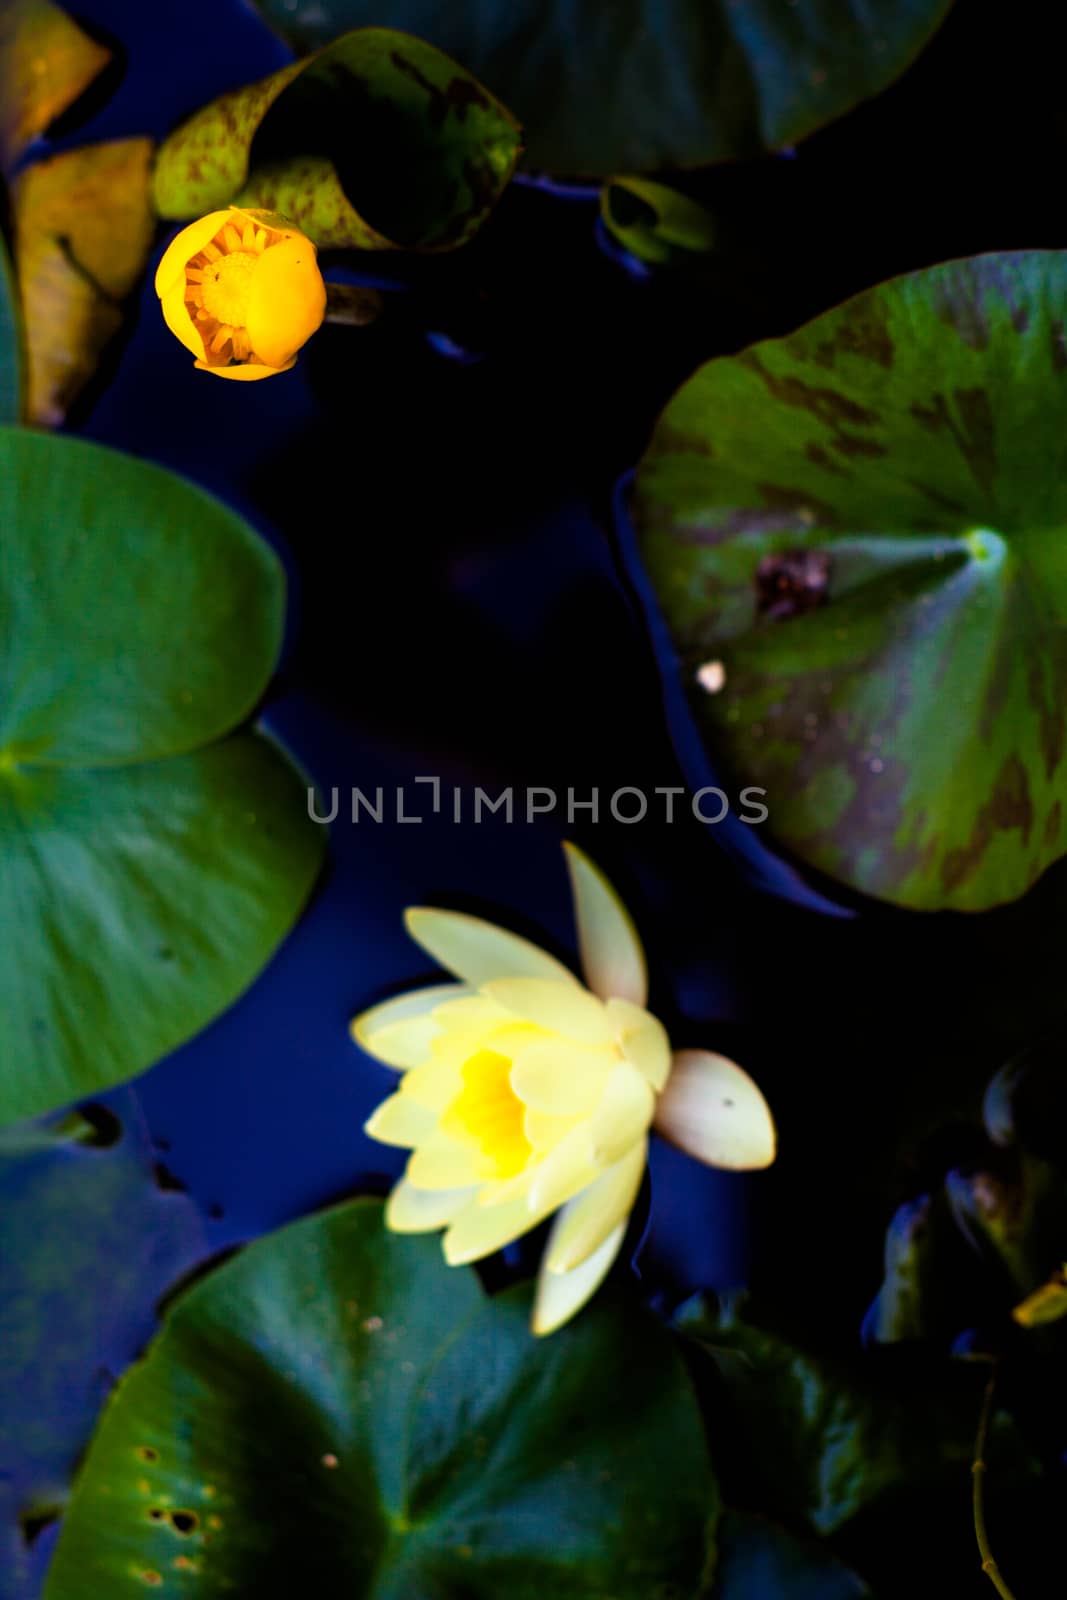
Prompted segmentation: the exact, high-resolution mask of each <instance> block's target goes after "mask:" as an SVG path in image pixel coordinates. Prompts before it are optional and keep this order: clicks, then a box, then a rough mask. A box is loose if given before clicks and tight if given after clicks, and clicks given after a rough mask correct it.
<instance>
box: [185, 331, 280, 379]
mask: <svg viewBox="0 0 1067 1600" xmlns="http://www.w3.org/2000/svg"><path fill="white" fill-rule="evenodd" d="M179 337H180V335H179ZM193 366H194V367H198V368H199V369H200V371H201V372H213V373H214V374H215V376H216V378H236V379H237V381H238V383H255V382H257V381H258V379H260V378H276V377H277V376H278V374H279V372H288V371H289V370H290V368H292V367H295V366H296V357H295V356H294V357H293V359H292V360H291V361H288V362H286V364H285V366H284V367H264V366H261V365H260V364H259V363H258V362H255V361H244V362H242V363H241V365H240V366H238V367H213V366H212V365H211V364H210V362H207V361H194V362H193Z"/></svg>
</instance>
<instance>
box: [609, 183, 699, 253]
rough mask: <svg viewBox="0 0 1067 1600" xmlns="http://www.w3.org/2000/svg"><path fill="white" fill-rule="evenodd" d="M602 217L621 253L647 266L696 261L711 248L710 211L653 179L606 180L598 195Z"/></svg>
mask: <svg viewBox="0 0 1067 1600" xmlns="http://www.w3.org/2000/svg"><path fill="white" fill-rule="evenodd" d="M600 215H601V217H602V218H603V220H604V225H605V227H606V228H607V229H608V230H609V231H610V232H611V233H612V234H613V235H614V237H615V238H616V239H617V240H618V241H619V243H620V244H621V245H622V246H623V247H624V249H626V250H628V251H629V252H630V254H631V255H632V256H636V258H637V260H638V261H643V262H645V263H646V264H647V265H648V266H666V265H668V264H670V263H671V262H681V261H685V260H686V259H689V260H693V259H699V257H701V256H707V255H710V254H711V252H712V251H713V250H714V249H715V245H716V228H715V222H714V219H713V218H712V216H711V214H710V212H708V211H707V210H706V209H705V208H704V206H702V205H698V204H697V202H696V201H695V200H691V199H690V198H689V196H688V195H685V194H680V193H679V192H678V190H677V189H670V188H668V187H667V185H666V184H663V183H654V182H653V181H652V179H651V178H632V177H631V178H609V179H608V181H607V183H605V185H604V187H603V189H602V190H601V191H600Z"/></svg>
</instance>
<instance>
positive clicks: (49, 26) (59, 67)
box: [0, 0, 111, 172]
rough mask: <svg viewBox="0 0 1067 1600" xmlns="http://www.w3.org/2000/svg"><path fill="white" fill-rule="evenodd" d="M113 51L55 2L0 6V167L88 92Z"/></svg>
mask: <svg viewBox="0 0 1067 1600" xmlns="http://www.w3.org/2000/svg"><path fill="white" fill-rule="evenodd" d="M110 60H111V52H110V50H108V49H106V48H105V47H104V46H103V45H102V44H97V42H96V40H95V39H90V38H89V36H88V34H85V33H83V32H82V30H81V29H80V28H79V27H78V26H77V24H76V23H75V22H73V21H72V20H71V18H70V17H68V16H67V14H66V12H65V11H62V10H61V9H60V7H59V6H57V5H53V4H52V0H2V3H0V167H3V168H4V170H5V171H8V172H10V170H11V168H12V167H13V166H14V164H15V162H16V161H17V160H18V158H19V156H20V155H21V154H22V152H23V150H25V148H26V146H27V145H28V144H29V143H30V141H31V140H32V139H35V138H36V137H37V135H38V134H40V133H43V132H44V130H45V129H46V128H47V127H48V125H49V123H51V122H54V121H55V119H56V117H58V116H59V114H60V113H61V112H62V111H65V110H66V109H67V107H68V106H71V105H73V104H74V102H75V100H77V99H78V97H79V96H80V95H81V94H83V93H84V92H85V90H86V89H87V88H88V87H89V85H90V84H91V83H92V81H93V79H94V78H95V77H96V76H97V75H98V73H100V72H102V71H103V69H104V67H106V66H107V64H108V62H109V61H110Z"/></svg>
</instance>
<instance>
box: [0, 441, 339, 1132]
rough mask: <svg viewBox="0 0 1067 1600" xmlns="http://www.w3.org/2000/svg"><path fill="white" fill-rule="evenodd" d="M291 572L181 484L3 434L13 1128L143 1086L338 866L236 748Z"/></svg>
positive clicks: (292, 773)
mask: <svg viewBox="0 0 1067 1600" xmlns="http://www.w3.org/2000/svg"><path fill="white" fill-rule="evenodd" d="M283 611H284V580H283V575H282V571H281V567H280V564H279V563H278V561H277V560H276V558H275V557H274V556H273V555H272V554H271V552H270V551H269V550H268V549H267V548H266V546H265V545H264V544H263V543H262V542H261V541H260V540H259V539H258V538H257V537H256V535H255V534H254V533H253V531H252V530H251V529H250V528H249V527H248V526H247V525H246V524H245V523H244V522H242V521H241V520H240V518H238V517H236V516H235V515H234V514H233V513H232V512H230V511H228V510H226V509H225V507H223V506H221V505H219V504H218V503H217V502H216V501H214V500H212V499H211V498H209V497H208V496H207V495H205V494H203V493H201V492H200V491H199V490H197V489H195V488H193V487H192V486H191V485H189V484H187V483H184V482H183V481H182V480H181V479H179V478H176V477H174V476H173V475H172V474H170V473H167V472H163V471H161V470H160V469H159V468H156V467H152V466H149V465H147V464H145V463H143V462H139V461H134V460H132V459H130V458H128V457H125V456H121V455H118V454H117V453H115V452H113V451H110V450H104V449H101V448H100V447H98V446H96V445H89V444H86V443H84V442H82V441H78V440H73V439H70V438H57V437H53V436H49V435H46V434H38V433H35V432H32V431H30V430H21V429H0V900H2V903H3V905H4V910H5V920H6V924H7V926H8V928H9V929H10V930H12V933H11V936H10V937H8V938H7V939H6V940H5V941H4V946H3V950H2V952H0V1034H2V1037H3V1040H4V1049H3V1061H2V1064H0V1123H3V1122H10V1121H14V1120H18V1119H20V1118H24V1117H27V1116H32V1115H36V1114H37V1113H39V1112H43V1111H47V1110H51V1109H53V1108H55V1107H57V1106H61V1105H65V1104H67V1103H68V1102H70V1101H73V1100H76V1099H82V1098H84V1097H85V1096H87V1095H89V1094H92V1093H95V1092H96V1091H98V1090H99V1089H101V1088H103V1087H105V1086H107V1085H109V1084H113V1083H117V1082H119V1081H121V1080H123V1079H126V1078H130V1077H132V1076H133V1075H134V1074H135V1073H138V1072H140V1071H142V1070H144V1068H146V1067H149V1066H151V1065H152V1063H153V1062H154V1061H155V1060H157V1059H158V1058H159V1057H160V1056H162V1055H163V1054H165V1053H166V1052H167V1051H169V1050H171V1049H173V1048H174V1047H175V1046H176V1045H178V1044H180V1043H182V1042H183V1041H184V1040H186V1039H188V1038H190V1037H191V1036H192V1035H193V1034H194V1033H196V1032H197V1031H198V1030H199V1029H200V1028H202V1027H204V1026H205V1025H206V1024H207V1023H208V1022H209V1021H210V1020H211V1019H212V1018H213V1017H214V1016H215V1015H216V1014H217V1013H218V1012H219V1011H221V1010H222V1009H223V1008H224V1007H225V1006H227V1005H229V1004H230V1003H231V1002H232V1001H233V1000H235V999H236V998H237V996H238V995H239V994H240V993H241V992H242V990H243V989H244V988H245V987H246V986H247V985H248V984H249V983H250V982H251V981H252V979H253V978H254V977H255V976H256V974H257V973H258V972H259V970H260V969H261V967H262V966H263V965H264V963H265V962H266V961H267V959H268V957H269V956H270V955H271V953H272V952H273V950H274V949H275V947H276V946H277V944H278V943H279V942H280V940H281V939H282V937H283V936H284V934H285V933H286V932H287V931H288V930H289V928H290V927H291V925H292V923H293V921H294V920H295V918H296V916H297V914H298V912H299V910H300V908H301V906H302V904H303V902H304V899H305V898H306V896H307V894H308V892H309V889H310V887H311V884H312V881H313V879H314V877H315V874H316V872H317V869H318V866H319V862H320V859H321V853H322V835H321V830H320V829H318V828H316V827H315V826H314V825H313V824H312V823H311V822H310V820H309V818H308V813H307V796H306V786H305V784H304V782H303V779H302V777H301V775H300V774H299V773H298V772H297V771H296V769H295V768H294V767H293V766H292V765H291V763H290V762H289V761H288V760H287V759H286V757H285V756H284V755H283V754H282V752H281V751H280V750H279V749H278V748H277V747H276V746H275V745H274V744H273V743H272V742H271V741H270V740H268V739H266V738H262V737H259V736H258V735H256V734H254V733H249V732H237V733H232V734H231V736H230V737H229V738H225V737H223V736H224V735H226V734H229V733H231V730H232V729H234V728H236V727H237V726H238V725H239V724H240V723H241V722H242V720H243V719H245V718H246V717H247V716H248V715H249V713H250V712H251V711H252V710H253V708H254V707H255V704H256V702H257V700H258V698H259V696H260V695H261V693H262V691H263V689H264V687H265V685H266V683H267V681H268V679H269V677H270V673H271V671H272V669H273V666H274V662H275V658H276V656H277V652H278V649H279V646H280V641H281V630H282V624H283Z"/></svg>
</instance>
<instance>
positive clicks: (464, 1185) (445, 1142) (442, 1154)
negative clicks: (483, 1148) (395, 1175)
mask: <svg viewBox="0 0 1067 1600" xmlns="http://www.w3.org/2000/svg"><path fill="white" fill-rule="evenodd" d="M404 1176H405V1177H406V1178H407V1181H408V1182H409V1183H410V1184H412V1185H413V1186H414V1187H415V1188H416V1189H437V1190H440V1189H468V1188H473V1186H474V1185H475V1184H477V1183H480V1182H481V1181H482V1177H483V1174H482V1172H481V1170H480V1167H479V1162H478V1152H477V1151H476V1150H474V1149H468V1147H467V1146H466V1145H461V1144H457V1143H456V1141H455V1140H454V1139H449V1138H448V1137H447V1135H445V1134H443V1133H440V1132H438V1133H434V1134H431V1136H430V1138H429V1139H427V1140H426V1142H425V1144H420V1145H419V1148H418V1149H417V1150H416V1151H414V1153H413V1154H412V1157H411V1160H410V1161H409V1162H408V1164H407V1171H406V1172H405V1174H404Z"/></svg>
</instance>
